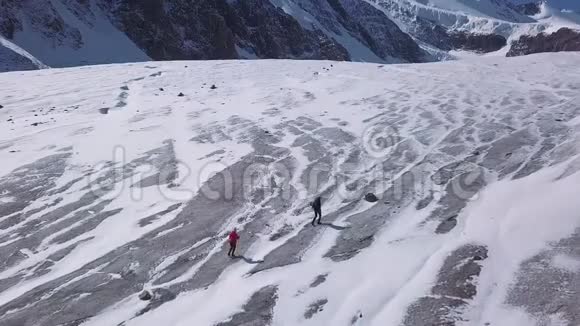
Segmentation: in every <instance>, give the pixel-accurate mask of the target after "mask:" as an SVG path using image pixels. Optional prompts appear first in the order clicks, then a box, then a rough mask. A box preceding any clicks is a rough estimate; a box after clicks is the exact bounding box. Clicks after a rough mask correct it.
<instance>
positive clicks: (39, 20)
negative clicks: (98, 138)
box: [0, 0, 431, 67]
mask: <svg viewBox="0 0 580 326" xmlns="http://www.w3.org/2000/svg"><path fill="white" fill-rule="evenodd" d="M345 8H348V9H349V10H348V11H347V10H346V9H345ZM0 34H1V35H3V36H4V37H5V38H7V39H9V40H11V41H12V42H13V43H15V44H17V45H18V46H20V47H21V48H23V49H26V50H27V51H28V52H29V53H31V54H33V55H34V56H35V57H36V58H38V59H39V60H41V61H42V62H44V63H46V64H47V65H49V66H51V67H68V66H78V65H85V64H101V63H118V62H133V61H147V60H151V59H153V60H179V59H195V60H197V59H235V58H292V59H332V60H357V61H373V62H423V61H427V60H431V58H430V57H429V56H428V55H427V54H426V53H425V52H423V51H422V50H421V49H420V48H419V47H418V46H417V44H416V43H415V42H414V41H413V40H412V39H411V38H410V37H409V36H408V35H406V34H405V33H403V32H401V31H400V30H399V28H398V27H397V26H396V25H395V24H394V23H393V22H391V21H390V20H389V19H388V18H387V17H386V16H385V14H384V13H382V12H381V11H380V10H378V9H376V8H374V7H373V6H371V5H369V4H368V3H366V2H364V1H360V0H340V1H338V0H335V1H326V0H325V1H318V0H272V2H270V1H269V0H244V1H226V0H217V1H214V0H211V1H210V0H202V1H189V0H155V1H128V0H122V1H108V0H93V1H74V0H56V1H50V0H38V1H22V2H20V1H15V2H8V3H6V5H3V6H2V8H0Z"/></svg>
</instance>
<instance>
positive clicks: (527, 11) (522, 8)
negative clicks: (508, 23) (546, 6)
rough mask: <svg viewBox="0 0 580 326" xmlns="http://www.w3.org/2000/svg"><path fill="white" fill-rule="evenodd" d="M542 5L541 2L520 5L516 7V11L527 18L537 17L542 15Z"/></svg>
mask: <svg viewBox="0 0 580 326" xmlns="http://www.w3.org/2000/svg"><path fill="white" fill-rule="evenodd" d="M541 5H542V2H541V1H538V2H529V3H522V4H519V5H516V6H515V7H516V9H517V10H518V11H519V12H520V13H522V14H523V15H526V16H533V15H537V14H539V13H540V10H541V8H540V6H541Z"/></svg>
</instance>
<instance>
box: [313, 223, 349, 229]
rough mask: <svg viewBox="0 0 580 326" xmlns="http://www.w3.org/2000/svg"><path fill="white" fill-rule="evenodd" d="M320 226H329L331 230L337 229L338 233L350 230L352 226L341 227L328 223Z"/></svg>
mask: <svg viewBox="0 0 580 326" xmlns="http://www.w3.org/2000/svg"><path fill="white" fill-rule="evenodd" d="M320 225H324V226H328V227H329V228H331V229H335V230H337V231H342V230H346V229H350V226H340V225H336V224H332V223H327V222H322V223H320Z"/></svg>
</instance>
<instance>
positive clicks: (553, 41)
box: [507, 28, 580, 57]
mask: <svg viewBox="0 0 580 326" xmlns="http://www.w3.org/2000/svg"><path fill="white" fill-rule="evenodd" d="M561 51H580V32H578V31H575V30H572V29H569V28H560V29H559V30H558V31H557V32H555V33H552V34H545V33H540V34H538V35H536V36H528V35H524V36H522V37H520V38H519V40H517V41H515V42H513V43H512V47H511V49H510V50H509V52H508V53H507V56H508V57H515V56H520V55H528V54H532V53H540V52H561Z"/></svg>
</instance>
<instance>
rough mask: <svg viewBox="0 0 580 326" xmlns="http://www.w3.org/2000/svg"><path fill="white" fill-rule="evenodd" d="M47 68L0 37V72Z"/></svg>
mask: <svg viewBox="0 0 580 326" xmlns="http://www.w3.org/2000/svg"><path fill="white" fill-rule="evenodd" d="M43 68H48V66H46V65H45V64H43V63H42V62H40V60H38V59H36V58H35V57H34V56H32V55H31V54H30V53H28V52H26V51H25V50H23V49H22V48H20V47H19V46H17V45H16V44H14V43H12V42H10V41H8V40H7V39H5V38H3V37H2V36H0V72H6V71H13V70H36V69H43Z"/></svg>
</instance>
